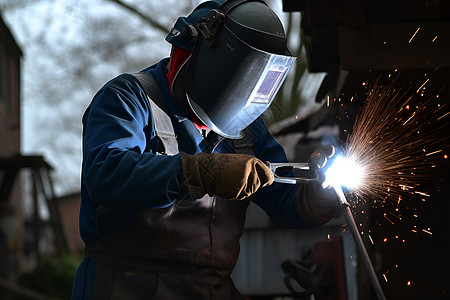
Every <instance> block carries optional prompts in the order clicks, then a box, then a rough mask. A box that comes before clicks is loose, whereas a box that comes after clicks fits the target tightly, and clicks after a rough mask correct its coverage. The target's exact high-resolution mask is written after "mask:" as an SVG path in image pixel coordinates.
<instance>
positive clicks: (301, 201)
mask: <svg viewBox="0 0 450 300" xmlns="http://www.w3.org/2000/svg"><path fill="white" fill-rule="evenodd" d="M334 153H335V149H334V147H333V146H332V145H327V146H319V147H317V148H316V149H315V150H314V152H313V153H312V154H311V155H310V157H309V166H310V167H311V168H313V169H315V170H316V171H317V173H318V175H319V182H315V183H311V184H305V185H302V186H300V189H299V191H298V194H297V205H298V208H299V210H300V215H301V216H302V217H303V218H304V219H305V220H308V221H310V222H313V223H325V222H327V221H329V220H331V219H332V218H333V217H339V214H340V213H341V209H340V202H339V199H338V197H337V195H336V192H335V191H334V190H333V189H332V188H323V187H322V181H323V180H324V176H325V175H324V173H323V171H322V168H323V167H325V165H326V164H327V162H328V160H329V159H330V158H331V157H333V155H334Z"/></svg>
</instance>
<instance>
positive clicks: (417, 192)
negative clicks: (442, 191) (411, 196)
mask: <svg viewBox="0 0 450 300" xmlns="http://www.w3.org/2000/svg"><path fill="white" fill-rule="evenodd" d="M414 193H416V194H419V195H422V196H425V197H430V195H428V194H426V193H424V192H419V191H414Z"/></svg>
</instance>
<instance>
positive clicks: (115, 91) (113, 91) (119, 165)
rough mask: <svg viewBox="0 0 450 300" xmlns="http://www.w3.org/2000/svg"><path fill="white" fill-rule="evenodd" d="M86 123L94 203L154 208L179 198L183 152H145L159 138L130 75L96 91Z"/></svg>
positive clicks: (86, 165) (86, 171)
mask: <svg viewBox="0 0 450 300" xmlns="http://www.w3.org/2000/svg"><path fill="white" fill-rule="evenodd" d="M83 125H84V126H83V168H82V177H83V180H84V181H85V185H86V189H87V192H88V194H89V197H90V198H91V200H92V202H93V203H94V204H95V205H97V206H100V205H108V206H111V207H116V208H120V207H127V208H130V207H133V208H136V209H142V208H156V207H165V206H168V205H170V204H171V203H172V202H173V200H174V199H175V197H178V194H179V193H180V188H179V187H180V179H181V178H182V176H181V174H182V169H181V160H180V157H179V155H175V156H166V155H156V154H153V153H152V152H148V151H145V150H146V149H147V148H148V143H149V141H151V140H152V138H155V135H154V130H153V128H152V122H151V110H150V105H149V103H148V100H147V99H146V96H145V93H144V91H143V90H142V89H141V87H140V85H139V83H138V82H137V81H136V80H135V79H134V77H133V76H132V75H121V76H119V77H117V78H115V79H113V80H112V81H110V82H109V83H107V84H106V85H105V86H104V87H103V88H102V89H101V90H100V91H99V92H98V93H97V94H96V95H95V97H94V99H93V101H92V102H91V105H90V106H89V108H88V109H87V110H86V113H85V115H84V117H83Z"/></svg>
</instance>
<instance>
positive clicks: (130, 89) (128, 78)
mask: <svg viewBox="0 0 450 300" xmlns="http://www.w3.org/2000/svg"><path fill="white" fill-rule="evenodd" d="M108 90H109V91H116V92H118V93H134V94H137V93H140V92H141V91H142V88H141V86H140V84H139V83H138V80H137V78H136V77H134V76H133V75H131V74H120V75H118V76H116V77H115V78H113V79H111V80H109V81H108V82H107V83H105V85H104V86H103V87H102V88H101V89H100V90H99V91H98V93H97V94H99V93H102V92H104V91H108Z"/></svg>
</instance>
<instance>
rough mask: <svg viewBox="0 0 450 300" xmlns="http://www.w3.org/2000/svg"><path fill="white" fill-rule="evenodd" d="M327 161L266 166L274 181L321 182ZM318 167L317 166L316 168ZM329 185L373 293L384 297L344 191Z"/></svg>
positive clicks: (337, 186) (382, 299) (339, 186)
mask: <svg viewBox="0 0 450 300" xmlns="http://www.w3.org/2000/svg"><path fill="white" fill-rule="evenodd" d="M333 154H334V148H333V153H332V154H331V155H329V157H331V156H333ZM313 158H314V154H313ZM326 163H327V161H326V158H325V160H324V161H319V162H317V161H316V162H315V164H311V162H309V163H298V162H297V163H270V162H267V166H268V167H269V169H270V170H271V171H272V173H273V175H274V182H278V183H285V184H299V183H302V184H309V183H314V182H316V183H320V184H322V183H323V180H324V178H323V177H324V176H323V172H322V171H320V168H321V167H323V166H324V165H325V164H326ZM316 167H319V168H316ZM331 187H332V188H333V189H334V191H335V192H336V194H337V196H338V199H339V202H340V207H341V209H342V214H343V215H344V217H345V220H346V222H347V225H348V227H349V229H350V232H351V234H352V236H353V240H354V242H355V245H356V248H357V249H358V253H359V254H360V256H361V261H362V263H363V264H364V266H365V268H366V271H367V273H368V276H369V280H370V282H371V284H372V287H373V289H374V291H375V294H376V296H377V298H378V299H379V300H384V299H386V296H385V295H384V292H383V289H382V288H381V285H380V282H379V280H378V277H377V274H376V272H375V269H374V267H373V265H372V262H371V260H370V257H369V254H368V253H367V250H366V247H365V246H364V243H363V241H362V238H361V235H360V233H359V231H358V227H357V226H356V223H355V220H354V218H353V215H352V212H351V209H350V205H349V203H348V202H347V199H346V198H345V195H344V192H343V190H342V187H341V185H339V184H333V185H331Z"/></svg>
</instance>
